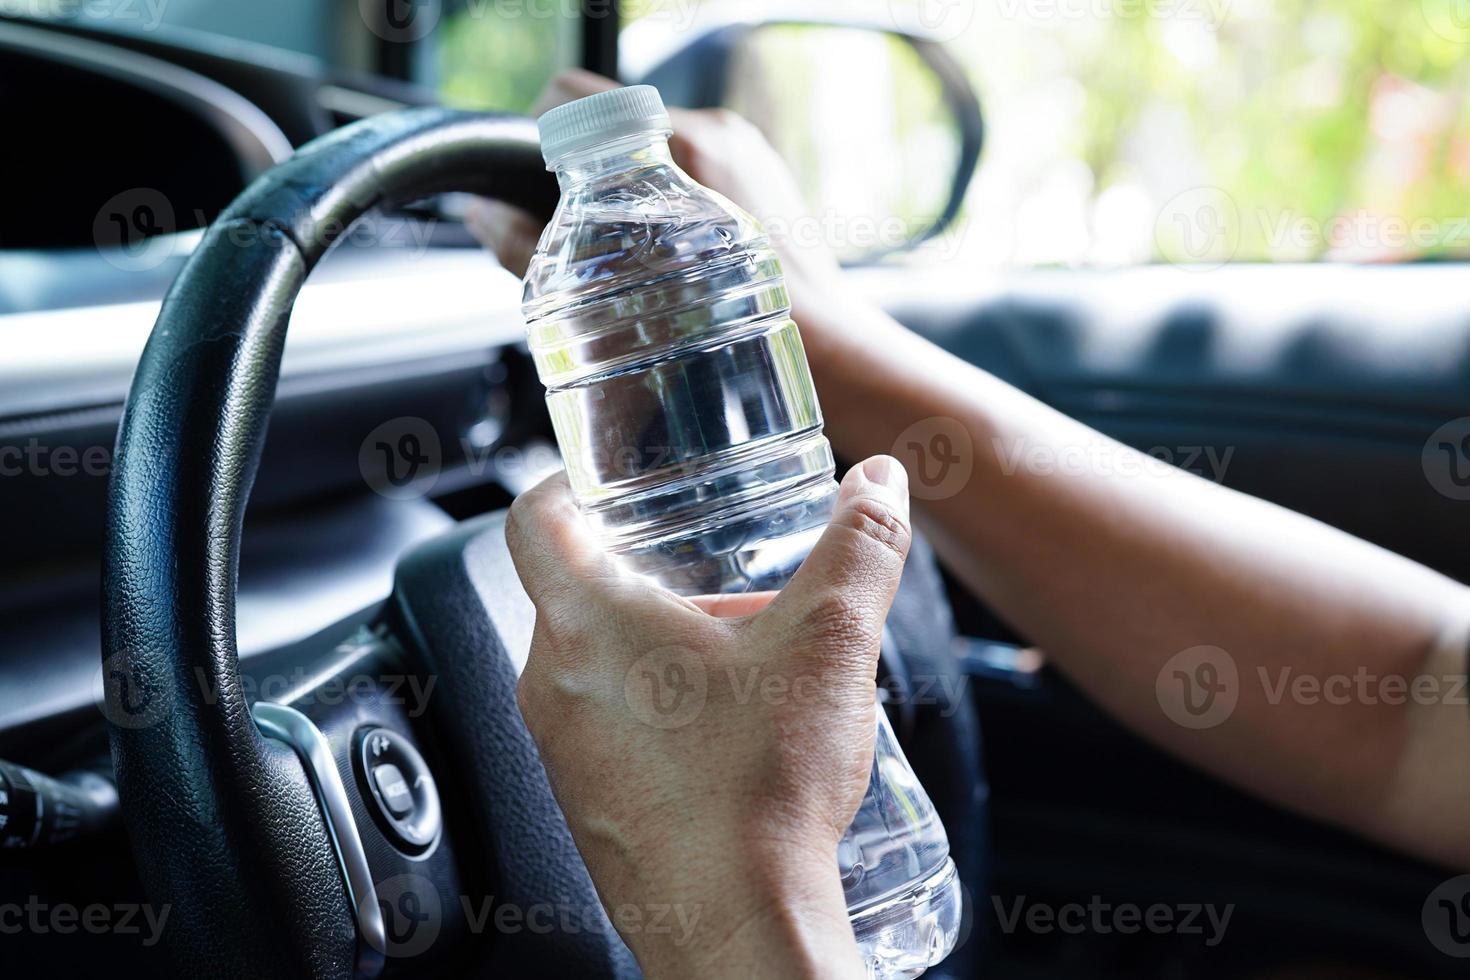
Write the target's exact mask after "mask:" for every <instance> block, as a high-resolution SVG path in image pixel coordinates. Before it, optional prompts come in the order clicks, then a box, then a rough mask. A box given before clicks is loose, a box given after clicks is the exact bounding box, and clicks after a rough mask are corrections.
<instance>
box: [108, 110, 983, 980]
mask: <svg viewBox="0 0 1470 980" xmlns="http://www.w3.org/2000/svg"><path fill="white" fill-rule="evenodd" d="M450 190H455V191H470V192H475V193H481V194H485V195H489V196H494V197H498V198H500V199H502V200H506V201H510V202H512V203H515V204H519V205H521V206H522V207H526V208H528V209H530V210H532V211H533V212H536V213H539V214H542V215H549V213H550V211H551V209H552V207H553V206H554V204H555V201H556V193H557V191H556V185H555V182H554V181H553V180H552V179H551V177H550V176H549V175H548V174H547V173H546V172H545V170H544V169H543V167H542V162H541V156H540V152H539V147H538V143H537V137H536V130H535V126H534V124H532V123H531V122H530V121H529V120H526V119H523V118H518V117H509V116H489V115H479V114H470V113H463V112H456V111H452V110H447V109H439V108H430V109H415V110H407V111H404V112H400V113H392V114H388V115H384V116H379V117H375V118H373V119H369V120H365V121H363V122H360V123H356V124H354V125H352V126H348V127H346V128H344V129H342V130H339V131H337V132H335V133H333V134H331V135H329V136H326V137H324V138H322V139H319V140H317V141H315V142H313V143H311V144H309V145H308V146H306V147H303V148H302V149H301V150H300V151H298V152H297V153H296V154H295V156H293V157H292V158H291V159H290V160H288V161H286V162H285V163H282V164H281V165H279V166H278V167H276V168H275V169H273V170H272V171H270V172H269V173H267V174H266V175H264V176H262V177H261V178H260V179H259V180H257V181H256V182H255V183H254V184H253V185H251V187H249V188H248V189H247V190H246V191H245V192H244V193H243V194H242V195H241V196H240V197H239V198H238V199H237V200H236V201H235V202H234V203H233V204H232V205H231V207H230V208H229V209H228V210H227V211H226V212H225V213H224V214H223V215H222V216H221V217H220V218H219V220H217V221H216V222H215V223H214V224H213V225H212V226H211V227H210V228H209V230H208V232H207V233H206V235H205V236H204V238H203V241H202V242H201V244H200V245H199V247H198V249H197V250H196V251H195V253H194V254H193V255H192V256H191V258H190V260H189V262H188V264H187V265H186V267H185V268H184V270H183V271H182V273H181V274H180V275H179V278H178V279H177V281H176V282H175V283H174V284H173V287H172V288H171V289H170V291H169V294H168V296H167V298H166V299H165V301H164V304H163V309H162V311H161V312H160V314H159V318H158V322H157V324H156V326H155V327H154V330H153V334H152V336H151V338H150V339H149V342H148V345H147V348H146V350H145V351H144V353H143V357H142V360H141V362H140V364H139V366H138V370H137V373H136V375H135V377H134V379H133V385H132V391H131V393H130V395H129V398H128V403H127V408H126V411H125V414H124V417H123V422H122V427H121V431H120V433H119V436H118V445H117V454H116V460H115V466H114V469H113V474H112V483H111V488H110V495H109V503H108V516H107V532H106V549H105V554H104V561H103V577H102V586H103V657H104V683H105V692H106V697H107V705H106V708H107V711H106V714H107V716H108V719H109V729H110V740H111V746H112V754H113V760H114V763H115V766H116V771H117V779H118V791H119V796H120V799H121V803H122V809H123V814H124V818H125V822H126V825H127V828H128V833H129V837H130V840H131V844H132V848H133V851H134V854H135V857H136V860H137V864H138V866H139V869H140V871H141V873H142V876H143V880H144V884H145V887H146V889H147V891H148V893H149V898H150V900H151V901H153V902H155V903H159V904H163V903H167V905H168V907H169V908H170V916H169V919H168V929H167V931H166V942H167V943H168V944H169V946H170V947H171V950H172V953H173V955H174V960H175V962H176V963H178V964H179V965H180V966H181V968H182V969H184V970H186V971H187V972H189V973H190V974H194V973H199V972H204V973H207V974H208V975H210V976H218V977H235V976H238V977H242V978H243V977H248V978H252V980H253V978H259V977H286V976H307V977H317V978H345V977H353V976H364V977H370V976H377V975H381V974H383V973H385V972H393V971H394V970H395V969H398V970H404V969H406V970H411V971H412V972H415V973H418V974H419V975H445V974H447V973H456V974H463V975H484V976H491V975H493V976H498V977H518V976H556V977H565V976H595V977H624V976H627V977H635V976H637V975H638V968H637V965H636V963H635V962H634V961H633V959H632V957H631V955H630V954H629V952H628V950H627V948H626V946H624V945H623V943H622V941H621V940H620V939H619V938H618V936H617V934H616V932H615V931H614V929H613V927H612V925H611V924H610V923H609V921H608V919H607V917H606V915H605V913H604V912H603V910H602V908H601V906H600V904H599V902H598V898H597V894H596V891H595V889H594V888H593V886H592V883H591V880H590V879H589V877H588V875H587V872H586V869H585V867H584V866H583V864H582V861H581V858H580V856H579V855H578V853H577V851H576V848H575V846H574V844H573V842H572V839H571V836H570V833H569V832H568V830H567V827H566V823H565V821H564V820H563V818H562V816H561V812H560V810H559V809H558V808H557V805H556V802H555V800H554V799H553V797H552V794H551V791H550V788H549V786H548V785H547V782H546V777H545V773H544V771H543V770H542V768H541V764H540V761H539V759H538V757H537V754H536V750H535V746H534V744H533V743H532V741H531V739H530V737H529V735H528V734H527V732H526V730H525V728H524V726H523V724H522V722H521V719H520V714H519V712H518V710H517V709H516V702H515V685H516V680H517V676H518V673H519V669H520V667H521V666H522V665H523V664H524V660H525V656H526V651H527V650H528V648H529V642H530V635H531V627H532V624H533V621H534V610H532V608H531V606H530V604H529V602H528V600H527V599H526V597H525V595H524V594H523V593H522V592H521V590H520V586H519V583H518V580H517V578H516V576H515V572H514V570H513V568H512V566H511V564H510V560H509V556H508V555H507V553H506V550H505V543H504V534H503V521H504V514H503V513H500V514H491V515H487V516H485V517H483V518H479V519H476V520H474V521H470V522H467V523H465V524H462V525H459V526H458V527H456V528H454V529H453V530H451V531H450V532H448V533H447V534H445V535H443V536H441V537H439V538H437V539H434V540H432V541H430V542H428V543H426V544H425V545H423V546H421V547H419V548H418V549H416V550H414V551H413V552H411V553H410V554H409V555H407V556H405V557H404V558H403V559H402V560H401V561H400V563H399V567H398V570H397V575H396V582H395V587H394V592H393V595H392V597H391V598H390V599H389V601H388V602H387V603H386V604H385V605H384V607H383V609H382V610H380V611H378V613H377V614H376V616H375V618H374V619H373V620H372V621H371V622H370V623H369V624H368V625H367V626H365V627H363V628H361V629H360V630H359V631H358V632H356V633H355V634H353V635H352V636H351V637H350V638H348V639H347V640H346V641H345V642H340V643H335V644H334V645H332V646H330V647H329V648H326V649H323V650H321V651H320V652H319V653H318V654H315V655H313V657H312V658H311V660H310V670H309V671H308V672H307V673H306V674H305V675H304V676H305V677H307V680H306V682H304V683H303V684H300V685H297V686H296V687H295V688H293V689H292V690H291V691H290V692H288V693H287V694H285V695H282V696H280V697H277V698H276V699H275V700H274V701H273V702H271V703H255V704H252V703H251V702H250V700H249V698H248V697H247V688H246V685H245V684H244V683H242V678H241V665H240V662H239V658H238V655H237V650H236V640H235V593H236V575H237V569H238V563H239V554H240V536H241V528H242V524H243V520H244V514H245V504H246V500H247V498H248V496H249V493H250V488H251V484H252V482H253V479H254V475H255V471H256V467H257V464H258V462H259V459H260V455H261V450H262V447H263V445H264V441H265V433H266V424H267V421H268V418H269V415H270V410H271V404H272V401H273V399H274V396H275V389H276V382H277V378H278V374H279V366H280V359H281V352H282V348H283V344H284V341H285V335H286V325H287V320H288V317H289V315H290V312H291V308H292V304H293V303H294V301H295V298H296V295H297V293H298V291H299V290H300V288H301V286H302V284H303V282H304V281H305V279H306V277H307V275H308V274H309V272H310V271H311V269H312V268H313V266H314V265H315V264H316V262H317V261H318V260H319V259H320V258H321V257H322V255H323V254H324V253H325V252H326V251H327V249H328V248H329V247H330V246H331V245H332V243H333V242H334V241H335V240H336V239H338V238H339V237H341V236H342V235H343V234H344V233H345V232H346V231H347V230H348V229H349V228H350V227H351V226H352V224H353V223H354V222H355V221H356V220H357V219H358V218H360V217H361V216H363V215H364V214H365V213H366V212H368V211H369V210H370V209H373V208H376V207H380V206H393V205H397V204H403V203H407V202H410V201H413V200H417V199H421V198H424V197H426V196H428V195H431V194H435V193H439V192H443V191H450ZM936 604H937V605H938V606H939V607H941V608H947V607H945V606H944V605H943V593H942V588H941V586H940V583H939V579H938V575H937V572H936V571H935V567H934V565H933V561H932V556H931V555H929V553H928V552H927V550H926V549H924V548H923V546H922V545H920V546H919V547H917V548H916V550H915V556H914V558H913V559H911V562H910V568H909V571H908V572H907V573H906V576H905V583H904V587H903V589H902V590H901V591H900V598H899V602H898V604H897V606H896V608H895V613H894V616H893V618H892V619H891V621H890V630H891V632H892V633H893V634H894V635H895V639H896V641H897V645H898V647H899V648H900V649H903V650H904V651H905V655H906V658H907V662H908V663H910V664H914V663H917V664H921V665H925V666H924V668H923V669H926V670H929V671H935V672H941V673H944V674H945V675H947V676H950V677H951V678H954V677H957V676H958V674H957V672H956V671H955V668H954V667H953V665H952V662H951V661H950V659H949V658H948V656H947V654H948V644H949V642H950V640H951V637H952V625H950V624H949V621H948V617H947V615H946V616H936V615H935V609H936ZM905 610H907V612H906V611H905ZM348 672H350V673H351V675H352V676H353V678H354V682H355V683H358V682H360V680H361V679H362V678H368V679H369V682H368V683H367V684H366V685H363V684H361V683H359V686H358V688H357V689H356V690H355V691H354V693H353V696H352V697H347V698H342V697H333V698H323V697H314V696H313V693H314V691H317V690H320V689H321V688H322V687H323V686H324V685H327V684H330V683H332V682H334V681H336V680H338V679H340V678H341V677H342V676H344V675H345V674H346V673H348ZM405 677H410V678H415V679H419V680H420V681H428V680H431V681H432V682H433V683H432V687H431V688H429V689H431V690H432V692H433V698H432V701H431V703H430V704H429V710H428V711H427V712H425V713H424V714H423V715H422V716H421V717H410V712H409V711H408V710H406V705H405V702H404V700H403V699H402V698H401V697H397V696H394V691H395V690H396V689H397V687H398V686H399V685H401V683H402V681H403V679H404V678H405ZM427 686H428V685H427V684H426V683H421V685H420V689H421V690H422V689H425V688H426V687H427ZM935 689H936V690H943V691H951V690H960V689H962V687H961V685H959V684H958V683H955V684H939V685H937V686H936V688H935ZM926 707H927V706H926ZM938 708H939V709H943V710H939V711H938V712H937V716H938V717H940V718H942V726H943V728H942V731H941V730H940V729H939V728H936V727H932V726H931V727H930V728H928V729H924V728H923V725H924V724H925V723H924V722H923V721H922V719H920V720H919V721H917V722H916V721H914V719H912V718H910V719H908V720H907V721H908V724H909V729H910V731H914V732H917V734H915V736H914V737H915V739H916V740H917V744H920V745H922V746H924V749H925V753H926V756H928V757H923V756H919V755H918V754H916V753H915V752H914V750H913V749H912V748H911V750H910V752H911V755H914V756H915V758H914V760H913V761H914V765H915V769H916V771H917V772H918V774H919V776H920V777H921V778H922V779H923V780H924V782H925V784H926V785H927V786H928V788H929V790H930V792H931V794H932V795H933V796H934V797H935V800H936V803H937V804H938V806H939V808H940V812H941V815H942V816H943V817H944V818H945V821H946V824H947V825H948V826H949V828H950V836H951V844H952V847H953V849H954V852H955V857H956V861H957V863H958V864H959V866H960V868H961V874H962V876H963V877H965V878H966V880H967V882H969V885H970V888H971V889H972V891H973V889H974V888H975V887H976V886H975V884H974V883H975V881H976V875H977V872H978V863H979V860H980V838H979V836H978V835H979V833H980V831H979V819H978V814H977V812H976V811H975V807H976V806H977V805H978V802H977V800H976V799H975V796H976V794H975V787H976V785H977V783H978V768H977V766H976V763H975V759H974V753H975V746H976V744H977V743H976V740H975V736H974V730H973V725H974V722H973V716H972V715H971V714H970V711H969V708H968V704H967V703H961V704H958V705H944V704H939V705H938ZM929 714H936V712H929ZM926 732H927V734H926ZM945 746H948V749H946V747H945ZM450 774H453V778H452V779H450V778H447V777H448V776H449V775H450ZM436 777H437V778H436Z"/></svg>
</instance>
